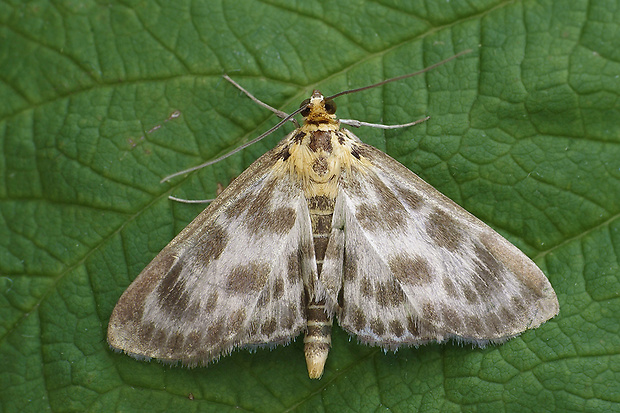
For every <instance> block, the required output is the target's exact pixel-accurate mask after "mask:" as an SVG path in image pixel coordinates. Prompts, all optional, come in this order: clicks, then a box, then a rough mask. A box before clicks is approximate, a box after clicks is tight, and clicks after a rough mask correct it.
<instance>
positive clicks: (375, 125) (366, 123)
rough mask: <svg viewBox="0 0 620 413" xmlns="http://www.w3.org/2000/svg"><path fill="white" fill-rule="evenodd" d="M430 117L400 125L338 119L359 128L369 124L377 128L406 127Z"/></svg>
mask: <svg viewBox="0 0 620 413" xmlns="http://www.w3.org/2000/svg"><path fill="white" fill-rule="evenodd" d="M430 118H431V117H430V116H427V117H425V118H422V119H418V120H416V121H415V122H410V123H402V124H400V125H382V124H380V123H368V122H362V121H361V120H355V119H340V123H342V124H345V125H349V126H353V127H354V128H359V127H360V126H369V127H371V128H378V129H398V128H408V127H409V126H415V125H417V124H418V123H422V122H426V121H427V120H429V119H430Z"/></svg>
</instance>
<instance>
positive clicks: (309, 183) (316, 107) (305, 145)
mask: <svg viewBox="0 0 620 413" xmlns="http://www.w3.org/2000/svg"><path fill="white" fill-rule="evenodd" d="M329 104H330V103H329V102H328V105H329ZM332 110H335V109H333V108H332ZM302 114H303V115H304V124H303V125H302V126H301V127H300V128H298V129H297V130H295V131H294V132H293V133H292V134H291V135H290V137H289V140H288V142H286V144H285V146H286V147H285V151H286V156H285V157H283V160H284V163H285V165H287V166H288V168H285V170H287V172H288V173H290V174H291V175H292V176H294V177H295V178H296V179H297V180H298V182H300V183H301V186H302V188H303V190H304V193H305V195H306V198H308V199H310V198H312V197H315V196H327V197H328V198H331V199H335V198H336V195H337V190H338V180H339V178H340V175H341V173H342V171H343V170H347V171H350V170H351V166H352V163H353V162H354V161H356V159H353V158H354V156H353V155H352V151H353V150H354V142H352V140H351V139H350V138H349V137H348V136H347V135H346V134H345V133H343V132H342V131H341V130H340V122H339V121H338V119H337V118H336V115H335V114H334V113H329V111H328V109H327V108H326V102H325V99H324V97H323V95H322V94H321V92H319V91H317V90H315V91H314V93H313V94H312V97H311V98H310V99H309V103H308V106H307V108H306V110H305V111H303V112H302Z"/></svg>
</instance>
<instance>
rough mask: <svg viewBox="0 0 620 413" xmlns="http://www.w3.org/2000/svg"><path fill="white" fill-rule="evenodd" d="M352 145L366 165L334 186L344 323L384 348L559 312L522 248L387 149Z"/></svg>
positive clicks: (471, 334)
mask: <svg viewBox="0 0 620 413" xmlns="http://www.w3.org/2000/svg"><path fill="white" fill-rule="evenodd" d="M347 134H348V135H350V136H352V134H351V133H350V132H348V131H347ZM355 139H357V138H355ZM358 150H359V153H360V155H361V159H362V160H364V159H365V160H367V161H369V163H370V166H368V163H366V165H362V163H360V165H359V167H355V166H354V167H353V168H352V171H351V173H349V174H347V175H345V176H343V178H342V185H341V193H340V195H339V197H342V200H341V202H342V204H343V208H344V211H343V214H344V232H345V235H344V238H345V241H344V245H345V247H344V248H345V250H344V275H343V283H342V292H341V294H342V295H341V302H340V305H341V308H340V313H339V322H340V324H341V326H342V327H343V328H344V329H345V330H348V331H349V332H351V333H354V334H356V335H357V336H358V337H359V338H360V340H361V341H363V342H367V343H372V344H378V345H382V346H385V347H389V348H395V347H398V346H399V345H402V344H421V343H424V342H427V341H430V340H437V341H442V340H444V339H446V338H450V337H453V338H459V339H463V340H465V341H471V342H474V343H477V344H480V345H482V344H485V343H487V342H489V341H494V342H498V341H502V340H504V339H507V338H510V337H513V336H515V335H517V334H519V333H521V332H522V331H524V330H526V329H528V328H534V327H537V326H539V325H540V324H542V323H543V322H545V321H546V320H548V319H549V318H551V317H553V316H555V315H556V314H557V313H558V309H559V306H558V301H557V297H556V295H555V292H554V291H553V289H552V287H551V285H550V283H549V281H548V280H547V278H546V277H545V275H544V274H543V273H542V271H540V269H539V268H538V267H537V266H536V265H535V264H534V263H533V262H532V261H531V260H530V259H529V258H528V257H527V256H525V254H523V253H522V252H521V251H520V250H518V249H517V248H516V247H514V246H513V245H512V244H510V243H509V242H508V241H507V240H506V239H504V238H503V237H502V236H500V235H499V234H498V233H496V232H495V231H494V230H492V229H491V228H490V227H488V226H487V225H486V224H484V223H483V222H482V221H480V220H478V219H477V218H475V217H474V216H473V215H471V214H469V213H468V212H467V211H465V210H464V209H463V208H461V207H460V206H458V205H457V204H455V203H454V202H452V201H451V200H450V199H448V198H447V197H445V196H444V195H442V194H441V193H439V192H438V191H437V190H435V189H434V188H433V187H431V186H430V185H429V184H427V183H426V182H424V181H423V180H422V179H420V178H419V177H418V176H417V175H415V174H414V173H413V172H411V171H409V170H408V169H407V168H405V167H404V166H402V165H401V164H400V163H398V162H396V161H395V160H393V159H392V158H390V157H389V156H388V155H386V154H384V153H383V152H381V151H379V150H378V149H376V148H373V147H371V146H369V145H365V144H361V142H360V146H359V149H358Z"/></svg>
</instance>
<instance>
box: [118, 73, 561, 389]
mask: <svg viewBox="0 0 620 413" xmlns="http://www.w3.org/2000/svg"><path fill="white" fill-rule="evenodd" d="M441 63H443V62H441ZM407 76H409V75H407ZM403 77H404V76H403ZM403 77H400V78H403ZM400 78H395V79H390V80H389V81H392V80H398V79H400ZM386 82H387V81H384V82H381V83H380V84H384V83H386ZM374 86H376V85H374ZM362 89H365V88H360V89H359V90H362ZM343 93H345V92H342V93H341V94H343ZM347 93H348V92H347ZM341 94H338V95H334V96H332V97H328V98H326V97H324V96H323V94H322V93H321V92H319V91H318V90H315V91H314V92H313V93H312V95H311V96H310V98H309V99H308V100H306V101H304V102H303V103H302V105H301V106H300V109H298V110H297V111H296V112H295V113H297V112H300V113H301V115H302V116H303V124H302V125H301V126H300V127H298V128H296V129H295V130H294V131H293V132H291V133H290V134H288V135H287V136H286V137H285V138H284V139H283V140H282V141H281V142H280V143H278V145H277V146H276V147H275V148H274V149H272V150H270V151H269V152H267V153H266V154H264V155H263V156H261V157H260V158H259V159H258V160H257V161H255V162H254V163H253V164H252V165H251V166H250V167H249V168H248V169H247V170H246V171H244V172H243V173H242V174H241V175H240V176H239V177H238V178H236V179H235V180H234V181H233V182H232V183H231V184H230V185H229V186H228V187H227V188H226V189H225V190H224V191H223V192H222V193H221V194H220V195H219V196H218V197H217V199H216V200H215V201H214V202H213V203H211V204H210V205H209V206H208V207H207V208H206V209H205V210H204V211H203V212H202V213H201V214H200V215H198V217H197V218H196V219H194V221H192V223H190V224H189V225H188V226H187V227H186V228H185V229H184V230H183V231H182V232H181V233H180V234H179V235H177V236H176V237H175V238H174V239H173V240H172V241H171V242H170V244H168V245H167V246H166V247H165V248H164V249H163V250H162V251H161V252H160V253H159V255H157V256H156V257H155V259H153V261H152V262H151V263H150V264H149V265H148V266H147V267H146V268H145V269H144V270H143V271H142V272H141V273H140V275H139V276H138V278H137V279H136V280H135V281H134V282H133V283H132V284H131V285H130V286H129V288H128V289H127V290H126V291H125V293H124V294H123V295H122V297H121V298H120V300H119V301H118V304H117V305H116V307H115V308H114V310H113V312H112V315H111V318H110V323H109V327H108V342H109V344H110V345H111V347H112V348H113V349H116V350H121V351H124V352H125V353H127V354H129V355H131V356H134V357H136V358H156V359H158V360H160V361H174V362H181V363H182V364H183V365H187V366H196V365H206V364H208V363H209V362H211V361H214V360H216V359H218V358H219V357H220V356H221V355H226V354H228V353H230V352H231V351H232V350H233V349H234V348H236V347H249V348H253V347H257V346H265V345H272V346H273V345H276V344H288V343H289V342H290V341H291V340H293V339H295V338H296V337H297V336H298V335H299V334H300V333H301V332H304V333H305V337H304V343H305V344H304V352H305V358H306V363H307V368H308V374H309V376H310V378H320V377H321V375H322V374H323V370H324V365H325V363H326V359H327V355H328V352H329V350H330V347H331V330H332V323H333V320H334V318H337V319H338V323H339V324H340V327H342V328H343V329H344V330H345V331H347V332H348V333H350V334H352V335H355V336H356V337H357V339H358V340H359V341H360V342H362V343H366V344H369V345H376V346H381V347H383V348H384V349H390V350H396V349H398V348H399V347H402V346H418V345H421V344H425V343H428V342H431V341H436V342H443V341H445V340H447V339H456V340H459V341H464V342H470V343H473V344H476V345H480V346H484V345H485V344H488V343H500V342H503V341H505V340H507V339H509V338H512V337H514V336H516V335H518V334H520V333H522V332H523V331H525V330H526V329H529V328H535V327H538V326H540V325H541V324H542V323H544V322H545V321H547V320H549V319H550V318H552V317H554V316H555V315H556V314H558V311H559V304H558V300H557V297H556V294H555V292H554V290H553V288H552V287H551V284H550V283H549V281H548V280H547V278H546V277H545V275H544V274H543V272H542V271H541V270H540V269H539V268H538V267H537V266H536V265H535V264H534V263H533V262H532V260H530V259H529V258H528V257H527V256H526V255H525V254H523V253H522V252H521V251H520V250H519V249H517V248H516V247H515V246H513V245H512V244H511V243H510V242H508V241H507V240H506V239H505V238H503V237H502V236H501V235H499V234H498V233H497V232H495V231H494V230H493V229H491V228H490V227H489V226H487V225H486V224H484V223H483V222H482V221H480V220H479V219H477V218H475V217H474V216H473V215H471V214H470V213H468V212H467V211H465V210H464V209H463V208H461V207H460V206H459V205H457V204H456V203H454V202H453V201H451V200H450V199H448V198H447V197H445V196H444V195H442V194H441V193H440V192H438V191H437V190H436V189H434V188H433V187H432V186H431V185H429V184H428V183H426V182H425V181H423V180H422V179H420V178H419V177H418V176H417V175H416V174H414V173H413V172H411V171H410V170H409V169H407V168H406V167H404V166H403V165H401V164H400V163H398V162H397V161H396V160H394V159H392V158H391V157H389V156H388V155H387V154H385V153H383V152H381V151H380V150H378V149H376V148H374V147H372V146H370V145H367V144H365V143H363V142H362V141H361V140H360V139H358V137H357V136H355V135H354V134H353V133H352V132H351V131H349V130H347V129H345V128H341V124H340V121H339V120H338V119H337V118H336V115H335V111H336V106H335V103H334V101H333V98H334V97H335V96H340V95H341ZM295 113H293V115H294V114H295ZM291 116H292V115H289V116H288V117H287V118H285V120H284V121H282V122H280V124H282V123H283V122H285V121H287V120H288V119H290V118H291Z"/></svg>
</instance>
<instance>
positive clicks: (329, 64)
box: [0, 0, 620, 412]
mask: <svg viewBox="0 0 620 413" xmlns="http://www.w3.org/2000/svg"><path fill="white" fill-rule="evenodd" d="M400 3H401V2H396V1H390V0H387V1H385V0H384V1H378V2H363V1H349V2H346V4H345V3H344V2H342V4H340V2H333V1H317V2H308V1H307V2H299V3H298V4H293V3H291V2H288V1H284V0H268V1H263V2H252V1H250V0H245V1H239V2H232V1H224V2H207V1H193V2H170V3H167V2H158V3H156V2H138V1H125V2H114V1H108V2H92V1H91V2H88V1H84V2H83V1H80V2H77V1H76V2H72V1H64V2H54V3H51V2H46V1H44V0H41V1H36V2H19V1H2V2H0V21H1V22H2V24H1V26H0V79H1V80H0V96H1V99H0V148H2V156H0V177H2V179H0V197H1V199H0V219H1V223H0V293H1V295H0V371H1V372H2V373H1V374H0V410H2V411H6V412H14V411H33V412H42V411H52V410H53V411H134V410H148V411H175V410H182V411H232V410H235V411H238V410H242V411H257V412H272V411H285V410H299V411H312V412H315V411H348V410H351V411H377V410H382V409H385V410H389V411H445V412H456V411H459V412H460V411H492V412H503V411H509V412H517V411H518V412H521V411H579V412H583V411H589V412H600V411H611V410H614V409H616V410H617V409H618V407H617V406H618V405H617V403H619V402H620V385H619V383H620V377H618V372H619V371H620V356H619V352H620V334H619V333H620V331H619V330H620V327H619V326H620V323H619V321H620V320H619V319H620V298H619V292H620V282H619V273H620V264H619V261H620V259H619V258H618V255H619V254H618V251H620V219H619V217H620V105H619V104H618V101H619V95H620V78H619V77H618V73H620V52H619V49H618V45H619V44H620V24H619V23H618V22H620V3H619V2H618V1H617V0H600V1H597V2H586V1H581V0H577V1H573V2H570V3H569V2H564V1H560V0H555V1H554V0H539V1H529V0H526V1H521V2H516V1H512V2H510V1H508V2H506V1H504V2H499V1H491V0H488V1H474V2H471V1H470V2H461V1H451V2H447V1H441V2H439V1H437V2H434V1H429V2H412V3H410V4H409V5H403V4H400ZM469 48H471V49H474V52H473V53H471V54H469V55H466V56H463V57H461V58H459V59H457V60H456V61H453V62H450V63H448V64H446V65H444V66H441V67H439V68H437V69H435V70H433V71H432V72H429V73H426V74H424V75H421V76H418V77H416V78H411V79H407V80H404V81H401V82H397V83H393V84H389V85H386V86H384V87H382V88H378V89H374V90H369V91H366V92H363V93H359V94H357V95H350V96H345V97H342V98H340V99H339V101H338V105H339V116H340V117H342V118H354V119H359V120H364V121H367V122H383V123H387V124H394V123H403V122H409V121H412V120H416V119H419V118H422V117H424V116H425V115H430V116H431V119H430V120H429V121H428V122H426V123H424V124H422V125H419V126H417V127H415V128H413V129H404V130H397V131H388V132H383V131H379V130H374V129H368V128H366V129H360V130H358V131H356V134H358V136H360V137H361V138H362V139H363V140H365V141H366V142H367V143H370V144H372V145H375V146H377V147H379V148H380V149H382V150H384V151H386V152H387V153H389V154H390V155H391V156H393V157H395V158H396V159H398V160H399V161H400V162H402V163H403V164H405V165H406V166H407V167H409V168H410V169H411V170H413V171H415V172H416V173H418V174H419V175H420V176H421V177H422V178H424V179H425V180H426V181H428V182H429V183H430V184H432V185H433V186H435V187H436V188H437V189H439V190H440V191H442V192H443V193H445V194H446V195H448V196H449V197H451V198H452V199H454V200H455V201H456V202H458V203H459V204H461V205H462V206H464V207H465V208H466V209H468V210H469V211H470V212H472V213H473V214H475V215H477V216H478V217H479V218H481V219H482V220H483V221H485V222H487V223H488V224H489V225H491V226H493V227H494V228H495V229H497V230H498V231H499V232H501V233H502V234H503V235H505V236H506V237H507V238H508V239H509V240H510V241H511V242H513V243H514V244H515V245H517V246H518V247H519V248H521V249H522V250H523V251H524V252H525V253H526V254H528V255H529V256H531V257H532V258H533V259H534V260H535V261H536V262H537V264H538V265H539V266H540V267H541V268H542V269H543V271H544V272H545V274H547V276H548V277H549V279H550V281H551V283H552V284H553V286H554V288H555V290H556V292H557V295H558V298H559V300H560V315H559V316H558V317H556V318H555V319H553V320H551V321H549V322H547V323H546V324H544V325H543V326H541V327H540V328H538V329H536V330H533V331H527V332H526V333H524V334H523V335H521V336H520V337H518V338H516V339H513V340H511V341H509V342H507V343H505V344H503V345H501V346H492V347H489V348H486V349H472V348H470V347H469V346H460V345H458V344H453V343H448V344H444V345H436V344H432V345H428V346H424V347H421V348H418V349H415V348H412V349H403V350H400V351H399V352H398V353H396V354H393V353H388V354H384V353H383V352H382V351H381V350H380V349H377V348H372V347H366V346H363V345H358V344H356V341H355V339H353V340H350V339H349V337H348V335H347V334H346V333H345V332H343V331H342V330H341V329H339V328H336V329H335V332H334V337H333V340H334V343H333V348H332V351H331V354H330V357H329V359H328V362H327V367H326V372H325V375H324V377H323V378H322V380H320V381H312V380H309V379H308V377H307V372H306V367H305V362H304V360H303V354H302V347H303V345H302V343H301V340H297V341H296V342H295V343H293V344H291V345H289V346H287V347H278V348H276V349H273V350H272V351H269V350H259V351H257V352H256V353H253V354H250V353H248V352H246V351H236V352H234V353H233V354H232V355H230V356H228V357H224V358H222V359H221V360H220V361H219V362H218V363H216V364H214V365H211V366H209V367H208V368H198V369H192V370H189V369H184V368H177V367H169V366H164V365H161V364H158V363H155V362H151V363H147V362H140V361H136V360H134V359H132V358H130V357H128V356H126V355H123V354H117V353H113V352H112V351H110V349H109V347H108V345H107V343H106V339H105V337H106V328H107V323H108V319H109V316H110V313H111V311H112V308H113V307H114V305H115V303H116V301H117V300H118V298H119V297H120V295H121V294H122V292H123V291H124V290H125V288H126V287H127V286H128V285H129V284H130V283H131V281H132V280H133V279H134V278H135V277H136V275H137V274H138V273H139V272H140V271H141V270H142V268H144V266H146V264H148V262H149V261H150V260H151V259H152V258H153V257H154V256H155V255H156V254H157V252H158V251H159V250H160V249H161V248H163V247H164V246H165V245H166V244H167V243H168V242H169V241H170V240H171V239H172V238H173V237H174V235H175V234H176V233H178V232H179V231H180V230H181V229H182V228H183V227H184V226H185V225H186V224H187V223H189V222H190V221H191V219H192V218H193V217H195V216H196V215H197V214H198V212H199V211H200V210H201V209H202V207H201V206H193V205H185V204H178V203H174V202H170V201H169V200H168V199H167V196H168V195H170V194H174V195H176V196H181V197H186V198H208V197H212V196H213V195H214V194H215V191H216V190H217V184H221V185H224V186H226V185H227V184H228V183H229V182H230V180H231V179H233V178H234V177H235V176H237V175H238V174H239V173H241V171H243V169H244V168H246V167H247V166H248V165H249V164H250V163H251V162H252V161H254V160H255V159H256V158H257V157H258V156H260V155H261V154H262V153H264V152H265V151H266V150H268V149H269V148H270V147H273V146H274V145H275V143H276V142H277V141H278V140H279V139H281V138H282V137H283V136H284V134H285V133H286V132H287V131H290V127H289V126H287V127H284V128H282V129H281V130H279V131H277V132H276V133H274V134H272V135H271V136H269V137H268V138H267V139H265V140H263V141H261V142H260V143H258V144H256V145H254V146H252V147H250V148H248V149H246V150H244V151H242V152H240V153H239V154H236V155H234V156H233V157H231V158H229V159H227V160H225V161H223V162H220V163H218V164H217V165H215V166H213V167H209V168H205V169H203V170H201V171H198V172H195V173H191V174H188V175H187V176H186V177H184V178H178V179H175V180H173V181H172V183H171V184H160V183H159V181H160V179H161V178H163V177H164V176H166V175H168V174H170V173H173V172H175V171H178V170H182V169H184V168H187V167H190V166H193V165H197V164H199V163H201V162H203V161H205V160H209V159H214V158H215V157H217V156H219V155H221V154H223V153H225V152H227V151H229V150H231V149H233V148H235V147H237V146H239V145H240V144H242V143H243V142H246V141H247V140H249V139H251V138H253V137H255V136H258V135H259V134H260V133H262V132H264V131H265V130H267V129H268V128H269V127H270V126H272V125H274V124H275V123H276V121H277V119H275V117H274V116H273V115H272V114H270V113H269V112H268V111H266V110H265V109H262V108H260V107H258V106H257V105H255V104H253V103H252V102H251V101H249V100H248V99H247V98H246V97H244V96H242V95H241V94H240V93H239V92H238V91H237V90H236V89H234V88H233V87H232V86H231V85H229V84H228V83H226V82H225V81H223V80H222V77H221V75H222V74H223V73H227V74H229V75H230V76H232V77H233V78H234V79H235V80H237V81H238V82H240V83H241V84H242V85H243V86H244V87H246V88H247V89H248V90H250V91H251V92H253V93H254V94H255V95H256V96H257V97H259V98H261V99H263V100H265V101H266V102H267V103H269V104H271V105H272V106H275V107H277V108H280V109H282V110H285V111H291V110H293V109H294V108H296V107H297V106H298V105H299V102H301V101H302V100H303V99H305V98H306V97H307V96H308V94H309V93H310V92H311V90H312V89H313V88H320V89H321V90H322V91H323V92H325V93H326V94H332V93H336V92H339V91H341V90H344V89H347V88H353V87H359V86H364V85H368V84H371V83H373V82H377V81H379V80H383V79H386V78H389V77H392V76H397V75H401V74H405V73H410V72H413V71H416V70H419V69H421V68H424V67H426V66H429V65H431V64H433V63H435V62H437V61H439V60H441V59H443V58H446V57H449V56H451V55H453V54H455V53H457V52H459V51H462V50H465V49H469ZM285 129H286V130H285ZM190 394H191V395H192V397H193V400H190V397H189V395H190ZM614 406H616V407H614Z"/></svg>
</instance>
